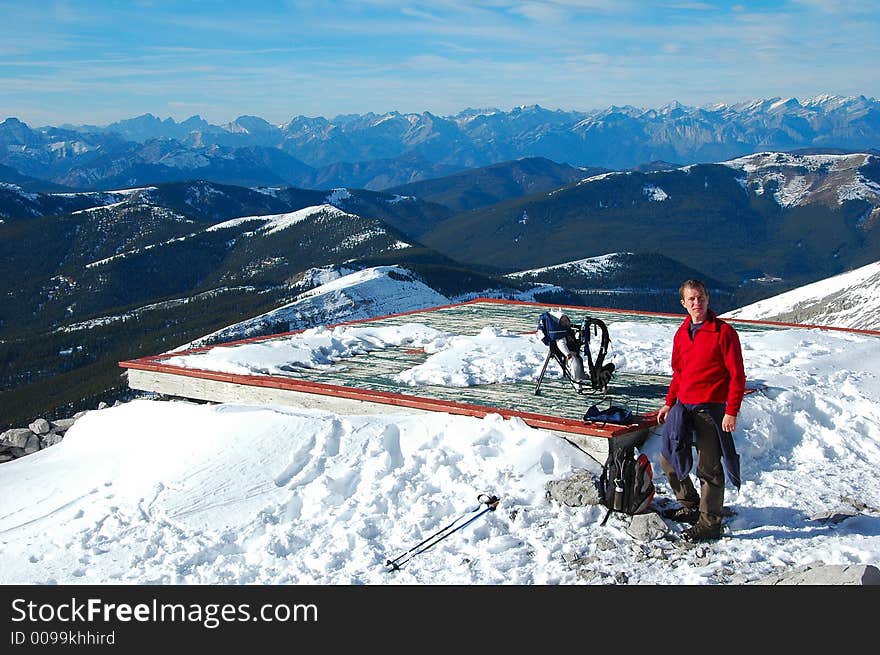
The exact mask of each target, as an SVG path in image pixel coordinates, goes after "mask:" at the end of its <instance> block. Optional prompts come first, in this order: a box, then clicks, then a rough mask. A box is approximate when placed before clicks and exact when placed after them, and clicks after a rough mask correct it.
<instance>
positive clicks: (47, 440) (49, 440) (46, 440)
mask: <svg viewBox="0 0 880 655" xmlns="http://www.w3.org/2000/svg"><path fill="white" fill-rule="evenodd" d="M63 440H64V435H63V434H60V433H58V432H50V433H49V434H47V435H46V436H45V437H43V441H42V446H43V448H49V447H50V446H54V445H55V444H59V443H61V442H62V441H63Z"/></svg>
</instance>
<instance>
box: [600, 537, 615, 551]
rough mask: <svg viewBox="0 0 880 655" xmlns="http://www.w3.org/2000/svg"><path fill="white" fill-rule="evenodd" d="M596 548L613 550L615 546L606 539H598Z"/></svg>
mask: <svg viewBox="0 0 880 655" xmlns="http://www.w3.org/2000/svg"><path fill="white" fill-rule="evenodd" d="M596 548H598V549H599V550H614V549H615V548H617V544H616V543H614V542H613V541H611V539H609V538H608V537H599V538H598V539H596Z"/></svg>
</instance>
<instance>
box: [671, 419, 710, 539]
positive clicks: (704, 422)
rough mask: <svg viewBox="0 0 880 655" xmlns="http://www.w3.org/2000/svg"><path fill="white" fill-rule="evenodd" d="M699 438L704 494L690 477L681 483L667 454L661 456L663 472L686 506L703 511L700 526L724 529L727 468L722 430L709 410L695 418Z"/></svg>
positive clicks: (701, 482) (694, 422)
mask: <svg viewBox="0 0 880 655" xmlns="http://www.w3.org/2000/svg"><path fill="white" fill-rule="evenodd" d="M691 418H692V420H693V425H694V429H695V431H696V437H697V443H696V446H697V478H698V479H699V480H700V493H699V494H697V490H696V489H695V488H694V483H693V482H691V478H690V476H688V477H687V478H685V479H683V480H680V479H679V478H678V475H677V474H676V473H675V469H674V468H673V467H672V464H670V463H669V462H668V461H667V459H666V458H665V457H663V454H662V453H661V454H660V468H662V469H663V472H664V473H665V474H666V478H667V479H668V480H669V486H670V487H672V491H673V492H674V493H675V497H676V499H677V500H678V502H680V503H681V504H682V505H683V506H685V507H692V508H697V507H699V509H700V523H703V524H705V525H707V526H720V525H721V519H722V516H721V510H722V508H723V507H724V467H723V466H722V465H721V442H720V441H719V440H718V428H717V427H716V426H715V422H714V421H713V420H712V417H711V416H710V415H709V412H708V411H706V410H702V409H701V410H697V411H695V412H693V413H692V414H691Z"/></svg>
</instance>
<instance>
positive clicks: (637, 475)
mask: <svg viewBox="0 0 880 655" xmlns="http://www.w3.org/2000/svg"><path fill="white" fill-rule="evenodd" d="M643 440H644V437H642V438H641V440H640V441H643ZM636 445H637V443H636V441H634V438H633V437H631V436H630V435H621V436H619V437H612V438H610V439H609V440H608V457H607V459H606V460H605V465H604V466H603V467H602V475H601V476H600V477H599V499H600V502H601V503H602V504H603V505H604V506H605V507H607V508H608V511H607V512H606V513H605V518H604V519H602V525H605V523H606V522H607V521H608V517H610V516H611V512H621V513H623V514H630V515H632V514H643V513H645V512H647V511H648V508H649V507H650V506H651V501H652V500H653V499H654V491H655V488H654V472H653V469H652V467H651V462H650V460H649V459H648V456H647V455H645V454H644V453H640V454H639V456H638V457H636V456H635V449H636ZM638 445H640V443H639V444H638Z"/></svg>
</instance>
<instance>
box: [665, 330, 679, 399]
mask: <svg viewBox="0 0 880 655" xmlns="http://www.w3.org/2000/svg"><path fill="white" fill-rule="evenodd" d="M680 375H681V361H680V354H679V348H678V332H676V333H675V336H674V337H673V339H672V381H671V382H670V383H669V391H667V392H666V400H665V402H666V404H667V405H669V406H670V407H672V406H673V405H674V404H675V399H676V398H678V383H679V376H680Z"/></svg>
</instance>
